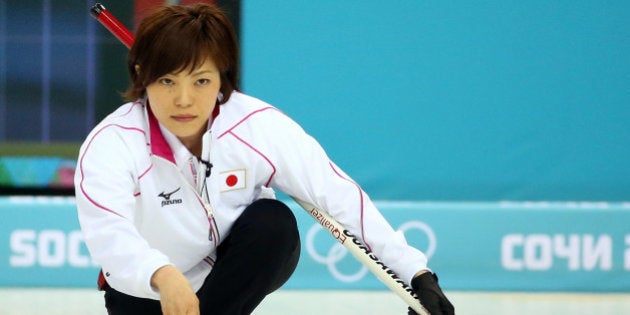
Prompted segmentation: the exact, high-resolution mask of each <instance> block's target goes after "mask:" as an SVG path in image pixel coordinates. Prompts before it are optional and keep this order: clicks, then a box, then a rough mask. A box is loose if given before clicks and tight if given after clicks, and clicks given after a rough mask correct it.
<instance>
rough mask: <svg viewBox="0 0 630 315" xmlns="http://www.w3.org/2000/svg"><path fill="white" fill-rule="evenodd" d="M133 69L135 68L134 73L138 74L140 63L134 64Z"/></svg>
mask: <svg viewBox="0 0 630 315" xmlns="http://www.w3.org/2000/svg"><path fill="white" fill-rule="evenodd" d="M134 69H136V74H140V65H139V64H136V65H135V66H134Z"/></svg>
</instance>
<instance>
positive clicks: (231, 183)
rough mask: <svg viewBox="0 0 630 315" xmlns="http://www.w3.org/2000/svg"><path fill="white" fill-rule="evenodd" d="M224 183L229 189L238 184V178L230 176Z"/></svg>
mask: <svg viewBox="0 0 630 315" xmlns="http://www.w3.org/2000/svg"><path fill="white" fill-rule="evenodd" d="M225 183H226V184H227V185H228V186H229V187H234V185H236V184H237V183H238V177H236V175H230V176H228V177H227V178H226V179H225Z"/></svg>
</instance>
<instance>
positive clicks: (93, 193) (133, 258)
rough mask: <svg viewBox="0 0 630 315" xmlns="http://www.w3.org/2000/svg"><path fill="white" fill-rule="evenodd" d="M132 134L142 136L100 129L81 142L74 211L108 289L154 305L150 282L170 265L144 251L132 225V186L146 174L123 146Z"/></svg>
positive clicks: (117, 129) (149, 250) (134, 198)
mask: <svg viewBox="0 0 630 315" xmlns="http://www.w3.org/2000/svg"><path fill="white" fill-rule="evenodd" d="M134 132H136V133H139V134H141V132H140V131H138V130H121V128H120V127H118V126H113V125H112V126H109V127H108V126H105V127H103V128H102V129H100V130H95V132H93V133H92V134H91V135H90V137H89V138H88V139H87V140H86V141H85V142H84V144H83V145H82V147H81V150H80V152H79V158H78V163H77V169H76V172H75V190H76V200H77V211H78V217H79V223H80V225H81V230H82V232H83V237H84V240H85V243H86V245H87V247H88V250H89V251H90V254H91V256H92V258H93V259H94V261H96V262H97V263H98V264H99V265H101V267H102V268H103V274H104V275H105V279H106V280H107V282H108V283H109V285H110V286H112V287H113V288H115V289H116V290H119V291H121V292H123V293H126V294H129V295H133V296H139V297H152V298H155V299H157V298H159V296H158V294H157V292H155V291H154V290H153V289H152V288H151V285H150V279H151V276H152V275H153V273H154V272H155V270H157V269H158V268H160V267H161V266H164V265H167V264H170V263H169V260H168V258H167V257H166V256H165V255H163V254H162V253H160V252H159V251H157V250H155V249H152V248H150V247H149V245H148V243H147V242H146V241H145V240H144V239H143V237H142V236H141V235H140V234H139V233H138V230H137V229H136V228H135V225H134V222H135V221H136V220H137V219H138V218H137V217H136V212H135V209H136V207H137V205H136V204H137V203H138V202H139V201H138V200H137V199H138V198H137V195H136V194H137V193H138V192H137V191H136V187H137V181H138V177H139V174H142V172H143V171H146V170H138V167H137V166H136V163H134V158H133V154H132V151H131V150H130V149H129V143H127V142H126V141H125V140H123V137H125V138H133V137H134V136H136V135H135V134H133V133H134ZM142 138H144V136H142ZM144 142H145V141H144V139H143V141H142V143H143V144H144ZM142 149H143V147H141V150H142ZM149 167H150V163H147V165H146V168H147V169H148V168H149Z"/></svg>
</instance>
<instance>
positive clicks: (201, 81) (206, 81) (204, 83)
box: [197, 79, 210, 85]
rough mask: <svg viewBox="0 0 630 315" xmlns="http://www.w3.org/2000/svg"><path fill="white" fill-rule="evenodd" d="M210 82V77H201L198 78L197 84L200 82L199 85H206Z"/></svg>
mask: <svg viewBox="0 0 630 315" xmlns="http://www.w3.org/2000/svg"><path fill="white" fill-rule="evenodd" d="M208 83H210V80H209V79H199V80H197V84H199V85H206V84H208Z"/></svg>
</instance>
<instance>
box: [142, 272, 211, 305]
mask: <svg viewBox="0 0 630 315" xmlns="http://www.w3.org/2000/svg"><path fill="white" fill-rule="evenodd" d="M151 286H153V287H154V288H156V289H157V290H158V292H160V304H161V306H162V313H163V314H164V315H199V299H198V298H197V295H196V294H195V292H194V290H193V288H192V287H191V286H190V283H189V282H188V279H186V277H184V275H183V274H182V273H181V272H180V271H179V270H178V269H177V268H175V267H174V266H170V265H167V266H164V267H161V268H160V269H158V270H156V271H155V272H154V273H153V276H152V277H151Z"/></svg>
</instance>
